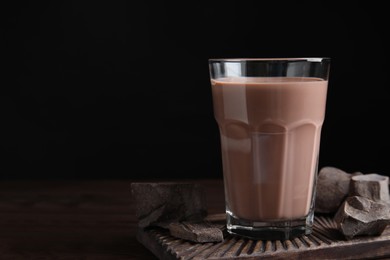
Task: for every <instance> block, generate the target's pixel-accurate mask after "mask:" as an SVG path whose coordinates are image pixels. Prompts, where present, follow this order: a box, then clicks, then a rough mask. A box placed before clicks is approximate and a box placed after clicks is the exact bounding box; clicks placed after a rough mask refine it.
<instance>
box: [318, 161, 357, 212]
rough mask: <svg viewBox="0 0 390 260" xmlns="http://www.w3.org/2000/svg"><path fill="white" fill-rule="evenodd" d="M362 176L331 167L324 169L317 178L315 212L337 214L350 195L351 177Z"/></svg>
mask: <svg viewBox="0 0 390 260" xmlns="http://www.w3.org/2000/svg"><path fill="white" fill-rule="evenodd" d="M360 174H361V173H360V172H356V173H354V174H349V173H346V172H345V171H343V170H341V169H338V168H335V167H330V166H327V167H323V168H322V169H321V170H320V171H319V173H318V178H317V187H316V189H317V192H316V200H315V211H316V212H318V213H335V212H336V211H337V210H338V208H339V207H340V205H341V203H343V201H344V199H345V198H346V196H347V195H348V192H349V185H350V184H349V183H350V180H351V177H352V176H354V175H360Z"/></svg>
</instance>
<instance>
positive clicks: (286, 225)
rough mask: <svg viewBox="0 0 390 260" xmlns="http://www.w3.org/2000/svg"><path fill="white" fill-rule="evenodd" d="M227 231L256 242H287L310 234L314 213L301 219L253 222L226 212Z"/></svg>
mask: <svg viewBox="0 0 390 260" xmlns="http://www.w3.org/2000/svg"><path fill="white" fill-rule="evenodd" d="M226 213H227V214H226V216H227V230H228V232H229V233H231V234H235V235H239V236H243V237H247V238H250V239H256V240H288V239H292V238H294V237H298V236H301V235H308V234H310V233H311V232H312V227H313V220H314V212H313V211H312V212H310V213H309V214H308V215H307V216H306V217H304V218H301V219H293V220H283V221H270V222H258V221H256V222H253V221H248V220H243V219H238V218H236V217H234V216H233V215H232V214H231V213H230V212H226Z"/></svg>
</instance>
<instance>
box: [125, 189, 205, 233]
mask: <svg viewBox="0 0 390 260" xmlns="http://www.w3.org/2000/svg"><path fill="white" fill-rule="evenodd" d="M131 191H132V195H133V196H134V200H135V206H136V216H137V218H138V225H139V226H140V227H142V228H145V227H147V226H160V227H163V228H168V225H169V224H170V223H171V222H180V221H186V220H188V221H199V220H202V219H203V218H204V217H205V216H206V215H207V208H206V203H205V196H204V190H203V187H201V186H200V185H199V184H193V183H169V182H166V183H164V182H161V183H132V184H131Z"/></svg>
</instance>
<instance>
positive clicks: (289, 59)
mask: <svg viewBox="0 0 390 260" xmlns="http://www.w3.org/2000/svg"><path fill="white" fill-rule="evenodd" d="M245 61H263V62H267V61H277V62H278V61H279V62H281V61H285V62H289V61H307V62H323V61H330V57H293V58H210V59H209V62H210V63H211V62H245Z"/></svg>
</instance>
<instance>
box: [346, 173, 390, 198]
mask: <svg viewBox="0 0 390 260" xmlns="http://www.w3.org/2000/svg"><path fill="white" fill-rule="evenodd" d="M349 194H350V196H361V197H365V198H367V199H371V200H374V201H385V202H390V197H389V177H387V176H383V175H379V174H376V173H370V174H364V175H360V176H353V177H352V179H351V184H350V188H349Z"/></svg>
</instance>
